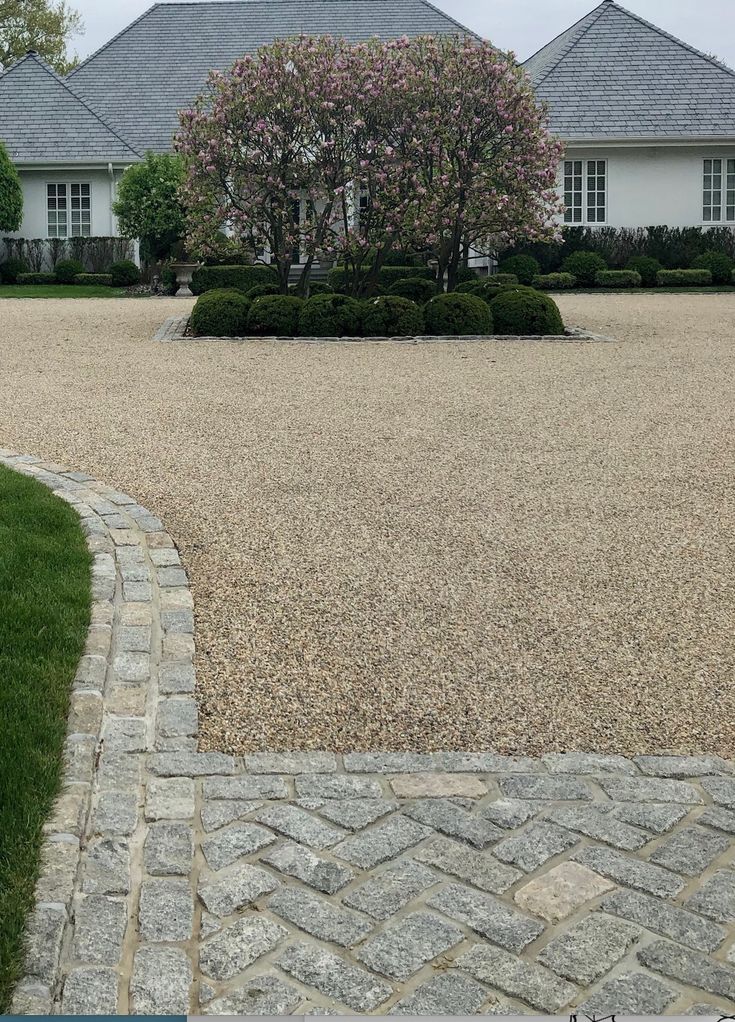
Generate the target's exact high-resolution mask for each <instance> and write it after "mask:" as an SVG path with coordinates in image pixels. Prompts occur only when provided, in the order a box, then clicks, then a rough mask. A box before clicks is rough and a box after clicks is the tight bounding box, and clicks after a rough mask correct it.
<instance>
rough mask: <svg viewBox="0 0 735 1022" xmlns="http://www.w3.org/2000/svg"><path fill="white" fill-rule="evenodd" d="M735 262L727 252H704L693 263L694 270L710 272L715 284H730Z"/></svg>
mask: <svg viewBox="0 0 735 1022" xmlns="http://www.w3.org/2000/svg"><path fill="white" fill-rule="evenodd" d="M733 268H735V262H733V261H732V259H731V258H730V256H729V255H727V253H726V252H713V251H710V252H703V253H702V255H699V256H697V258H696V259H695V260H694V262H693V263H692V269H693V270H709V271H710V273H711V274H712V283H713V284H729V283H730V282H731V281H732V271H733Z"/></svg>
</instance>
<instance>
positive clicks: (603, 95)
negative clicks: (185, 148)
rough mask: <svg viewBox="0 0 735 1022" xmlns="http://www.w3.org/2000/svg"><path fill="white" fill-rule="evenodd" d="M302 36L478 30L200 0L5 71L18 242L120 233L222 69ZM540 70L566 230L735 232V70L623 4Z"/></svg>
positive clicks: (1, 113)
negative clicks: (560, 152) (561, 152)
mask: <svg viewBox="0 0 735 1022" xmlns="http://www.w3.org/2000/svg"><path fill="white" fill-rule="evenodd" d="M300 33H308V34H331V35H335V36H343V37H345V38H347V39H350V40H352V41H358V40H364V39H367V38H369V37H371V36H374V35H377V36H379V37H381V38H385V39H390V38H396V37H398V36H400V35H404V34H405V35H408V36H416V35H420V34H467V35H473V33H471V32H470V30H469V29H466V28H464V27H463V26H462V25H460V24H459V23H457V22H456V21H454V20H453V19H452V18H450V17H448V16H447V15H445V14H443V13H442V12H441V11H438V10H437V9H436V8H435V7H433V6H432V4H431V3H429V2H427V0H340V2H338V3H337V2H333V0H309V3H307V4H304V3H302V2H299V0H281V2H279V3H277V4H274V3H272V2H270V0H245V2H242V0H227V2H222V0H214V2H212V0H200V2H196V3H160V4H156V5H155V6H154V7H152V8H151V9H150V10H149V11H148V12H147V13H145V14H144V15H143V16H142V17H140V18H139V19H138V20H137V21H135V22H133V24H131V25H130V26H129V27H128V28H126V29H125V30H124V31H122V32H121V33H120V34H119V35H117V36H116V37H115V38H114V39H112V40H111V41H110V42H109V43H107V44H106V45H105V46H103V47H102V48H101V49H100V50H98V51H97V53H95V54H93V55H92V56H91V57H89V58H88V59H87V60H86V61H85V62H84V63H82V64H81V65H80V66H79V67H78V68H76V69H75V70H74V71H73V72H72V73H71V74H70V75H68V76H67V77H66V78H65V79H63V80H62V79H61V78H59V77H58V76H57V75H56V74H55V73H54V72H53V71H52V70H50V69H49V68H48V67H47V66H46V65H45V64H44V63H43V61H42V60H41V59H40V58H39V57H38V56H37V55H35V54H32V53H31V54H29V55H28V56H27V57H25V58H24V59H23V60H21V61H20V62H18V63H17V64H16V65H14V66H13V67H11V68H10V69H9V70H8V71H7V72H6V73H5V74H3V75H1V76H0V140H2V141H3V142H4V143H5V145H6V146H7V148H8V151H9V153H10V156H11V158H12V159H13V161H14V162H15V164H16V166H17V167H18V169H19V171H20V174H21V179H22V183H23V189H24V195H25V212H24V222H23V225H22V228H21V231H20V232H18V237H25V238H44V239H50V238H72V237H85V236H115V235H116V234H117V225H116V223H115V218H114V216H113V214H112V202H113V201H114V197H115V190H116V187H117V183H118V182H119V179H120V176H121V174H122V172H123V171H124V169H125V168H126V167H127V166H130V165H131V164H132V163H134V162H136V161H138V160H140V159H141V158H142V157H143V155H144V154H145V152H146V151H147V150H153V151H157V152H164V151H166V150H168V149H169V148H170V147H171V139H172V135H173V133H174V131H175V130H176V128H177V126H178V116H177V114H178V111H179V110H180V109H181V108H183V107H185V106H189V105H190V104H191V102H192V100H193V99H194V97H195V96H196V95H197V94H198V93H199V92H200V91H201V89H202V88H203V86H204V84H205V82H206V79H207V75H208V73H209V71H210V70H212V69H225V68H227V67H228V66H230V65H231V64H232V62H233V61H234V60H235V59H236V58H237V57H238V56H240V55H242V54H243V53H245V52H252V51H254V50H256V49H257V48H258V47H260V46H262V45H264V44H266V43H268V42H270V41H272V40H273V39H274V38H276V37H279V36H281V37H286V36H294V35H298V34H300ZM525 68H526V70H527V71H528V73H529V75H530V76H531V79H532V81H533V83H534V86H535V88H536V91H537V93H538V96H539V98H540V99H542V100H544V101H545V102H547V103H548V105H549V108H550V114H551V122H552V128H553V130H554V131H555V132H556V133H557V134H558V135H559V136H560V137H561V138H562V139H563V140H564V142H565V143H566V147H567V150H566V157H565V160H564V161H563V164H562V166H561V167H560V176H559V177H560V182H559V183H560V188H561V189H562V191H563V193H564V197H565V201H566V206H567V210H566V214H565V222H566V223H568V224H571V225H575V224H576V225H591V226H601V225H610V226H614V227H645V226H650V225H659V224H660V225H664V224H665V225H668V226H670V227H676V226H679V227H683V226H711V225H714V224H719V225H723V224H725V225H726V224H732V225H733V226H734V227H735V72H733V71H731V70H730V69H729V68H727V67H725V66H724V65H722V64H720V63H719V62H717V61H716V60H714V59H712V58H710V57H708V56H705V55H704V54H702V53H699V52H698V51H697V50H694V49H693V48H692V47H690V46H688V45H687V44H686V43H683V42H680V41H679V40H677V39H675V38H673V37H672V36H670V35H668V34H667V33H665V32H663V31H661V30H660V29H658V28H656V27H655V26H654V25H651V24H649V23H648V22H646V21H644V20H642V19H641V18H639V17H638V16H637V15H634V14H631V13H630V12H629V11H626V10H625V9H624V8H622V7H620V6H619V5H618V4H617V3H615V2H613V0H604V2H603V3H601V4H600V5H599V6H598V7H597V8H595V10H593V11H592V12H591V13H590V14H588V15H587V16H586V17H585V18H583V19H582V20H581V21H579V22H578V23H577V24H576V25H573V26H572V27H571V28H570V29H568V30H567V31H566V32H564V33H562V34H561V35H560V36H558V37H557V38H556V39H554V40H553V41H552V42H550V43H549V44H548V45H547V46H545V47H544V48H543V49H542V50H540V51H539V52H538V53H536V54H535V55H534V56H533V57H531V58H530V60H528V61H527V62H526V64H525Z"/></svg>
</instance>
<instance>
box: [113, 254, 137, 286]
mask: <svg viewBox="0 0 735 1022" xmlns="http://www.w3.org/2000/svg"><path fill="white" fill-rule="evenodd" d="M110 273H111V274H112V283H113V286H114V287H135V285H136V284H140V270H139V269H138V267H137V266H136V265H135V263H134V262H133V260H132V259H121V260H120V261H119V262H117V263H113V264H112V266H111V267H110Z"/></svg>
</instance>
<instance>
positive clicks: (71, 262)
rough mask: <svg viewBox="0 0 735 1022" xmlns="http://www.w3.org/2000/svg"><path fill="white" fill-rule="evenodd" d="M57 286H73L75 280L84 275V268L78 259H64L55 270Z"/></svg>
mask: <svg viewBox="0 0 735 1022" xmlns="http://www.w3.org/2000/svg"><path fill="white" fill-rule="evenodd" d="M54 273H55V274H56V282H57V284H73V283H74V278H75V277H77V276H79V274H80V273H84V266H83V264H82V263H80V262H79V260H78V259H62V260H61V262H60V263H57V264H56V266H55V268H54Z"/></svg>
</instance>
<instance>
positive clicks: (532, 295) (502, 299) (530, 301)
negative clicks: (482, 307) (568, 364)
mask: <svg viewBox="0 0 735 1022" xmlns="http://www.w3.org/2000/svg"><path fill="white" fill-rule="evenodd" d="M490 311H491V312H492V314H493V320H494V322H495V330H496V331H497V333H499V334H511V335H512V336H520V337H522V336H524V335H542V336H548V335H552V334H563V333H564V324H563V323H562V319H561V313H560V312H559V308H558V306H557V304H556V302H554V301H553V299H551V298H549V296H548V295H544V294H541V292H540V291H531V290H527V291H511V290H510V289H509V290H507V291H503V293H502V294H499V295H498V296H497V298H494V299H493V301H492V302H491V303H490Z"/></svg>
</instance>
